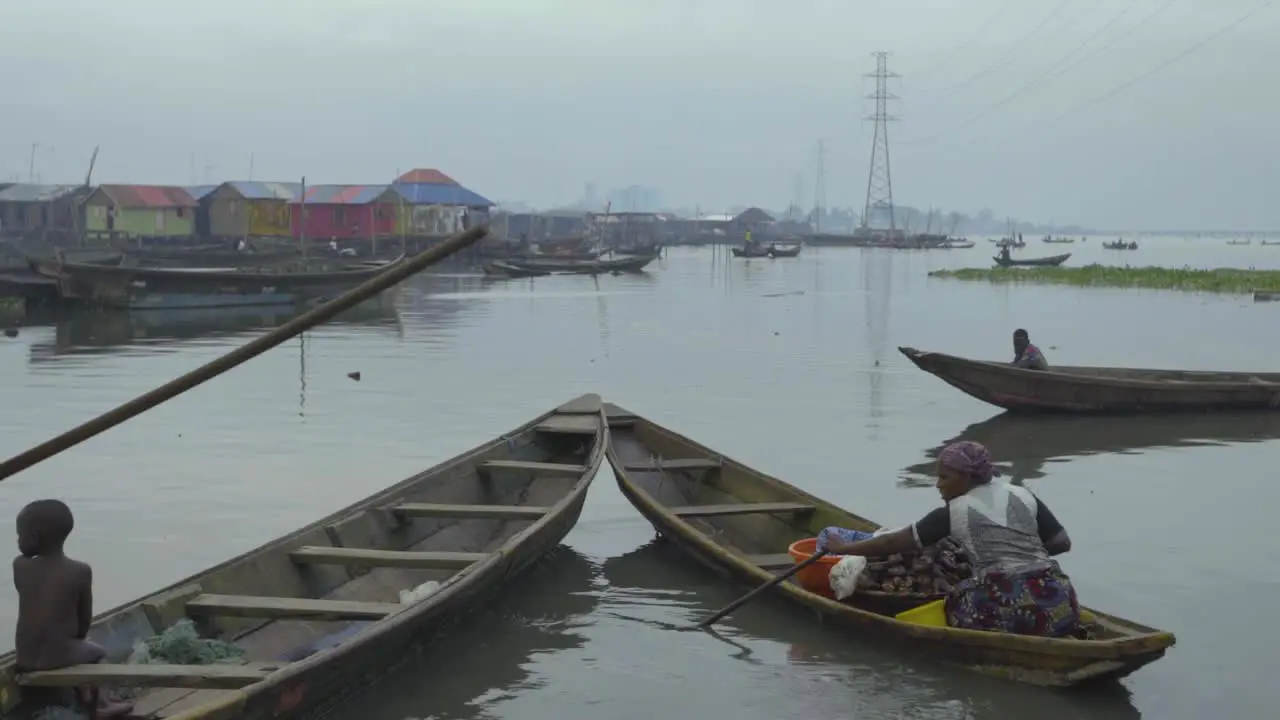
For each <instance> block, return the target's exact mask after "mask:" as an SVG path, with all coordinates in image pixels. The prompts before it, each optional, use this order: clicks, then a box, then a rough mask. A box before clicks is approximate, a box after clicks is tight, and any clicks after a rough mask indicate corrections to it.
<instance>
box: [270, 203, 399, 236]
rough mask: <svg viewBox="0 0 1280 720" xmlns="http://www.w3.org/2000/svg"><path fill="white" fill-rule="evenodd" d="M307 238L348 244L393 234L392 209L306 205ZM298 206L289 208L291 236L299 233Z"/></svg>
mask: <svg viewBox="0 0 1280 720" xmlns="http://www.w3.org/2000/svg"><path fill="white" fill-rule="evenodd" d="M306 208H307V225H306V230H307V237H308V238H313V239H316V240H328V239H329V238H336V239H338V240H349V239H353V238H367V237H370V235H371V233H377V234H378V235H379V236H385V235H394V234H395V232H396V206H395V205H394V204H392V203H369V204H368V205H321V204H311V203H307V206H306ZM301 218H302V205H290V213H289V226H290V228H291V229H292V232H293V236H294V237H298V236H299V231H300V230H301V224H300V222H299V221H300V220H301Z"/></svg>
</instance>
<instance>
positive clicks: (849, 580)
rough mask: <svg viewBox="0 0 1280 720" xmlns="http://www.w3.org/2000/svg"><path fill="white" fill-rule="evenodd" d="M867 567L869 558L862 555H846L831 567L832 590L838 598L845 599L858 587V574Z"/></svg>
mask: <svg viewBox="0 0 1280 720" xmlns="http://www.w3.org/2000/svg"><path fill="white" fill-rule="evenodd" d="M866 569H867V559H866V558H864V557H862V556H860V555H846V556H844V557H843V558H841V559H840V562H838V563H836V564H835V567H833V568H831V575H830V578H831V592H833V593H835V595H836V599H837V600H844V599H845V598H847V597H849V596H850V595H852V594H853V591H854V590H857V589H858V576H859V575H861V574H862V571H863V570H866Z"/></svg>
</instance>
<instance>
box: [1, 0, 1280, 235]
mask: <svg viewBox="0 0 1280 720" xmlns="http://www.w3.org/2000/svg"><path fill="white" fill-rule="evenodd" d="M1264 4H1265V5H1268V7H1266V8H1265V9H1264V10H1262V11H1261V12H1259V13H1257V14H1256V15H1252V16H1250V19H1249V20H1248V21H1246V22H1244V23H1243V24H1241V25H1239V26H1237V27H1235V28H1234V29H1233V30H1231V31H1230V32H1228V33H1226V34H1224V35H1222V36H1220V37H1219V38H1218V39H1216V40H1213V41H1211V42H1209V43H1208V44H1206V45H1204V46H1203V47H1202V48H1200V49H1199V50H1196V51H1195V52H1193V53H1191V54H1189V55H1187V56H1186V57H1185V58H1184V59H1182V60H1181V61H1178V62H1175V63H1174V64H1172V65H1169V66H1168V67H1166V68H1164V69H1163V70H1160V71H1159V72H1156V73H1154V74H1151V75H1150V76H1148V77H1146V78H1145V79H1142V80H1140V81H1139V82H1136V83H1132V84H1130V85H1128V86H1127V87H1125V85H1126V84H1127V83H1130V81H1132V80H1134V79H1135V78H1138V77H1140V76H1142V75H1143V74H1144V73H1149V72H1150V71H1152V70H1154V69H1156V68H1158V67H1159V66H1161V65H1163V64H1164V63H1166V62H1167V61H1169V60H1170V59H1171V58H1174V57H1176V56H1178V55H1179V54H1181V53H1184V52H1187V51H1189V50H1191V49H1192V48H1193V47H1195V46H1196V45H1197V44H1198V43H1202V42H1203V41H1205V40H1206V39H1208V38H1209V37H1211V36H1213V35H1214V34H1215V33H1216V32H1217V31H1218V30H1219V29H1220V28H1222V27H1224V26H1227V25H1228V24H1230V23H1232V22H1233V21H1236V20H1237V19H1239V18H1240V17H1242V16H1245V15H1246V13H1249V12H1250V11H1251V10H1252V9H1253V8H1255V7H1259V6H1260V5H1264ZM1278 18H1280V10H1278V9H1277V8H1275V7H1270V3H1264V2H1262V0H1134V1H1133V2H1130V1H1129V0H1012V1H1010V0H969V1H968V2H964V3H960V2H955V0H861V1H859V2H851V1H850V0H793V1H792V2H777V1H776V0H774V1H771V2H765V1H764V0H732V2H731V1H730V0H681V1H680V2H676V1H675V0H644V1H643V2H641V1H639V0H630V1H628V2H622V1H621V0H507V1H506V2H494V1H493V0H360V2H343V3H338V2H332V1H331V0H271V1H270V2H262V1H261V0H257V1H254V2H250V1H249V0H220V1H219V2H216V3H195V2H181V3H175V2H172V0H113V1H112V2H106V3H104V2H100V1H97V0H95V1H92V2H91V1H89V0H56V1H55V0H45V1H44V2H17V1H16V0H9V1H6V2H3V3H0V67H3V68H4V71H3V76H4V82H3V83H0V86H2V88H0V178H3V179H9V180H12V179H13V178H14V177H15V176H20V178H21V179H22V180H25V179H26V176H27V170H28V161H29V156H30V152H31V145H32V144H33V143H38V144H39V147H38V148H37V150H36V170H37V172H38V173H39V176H40V178H41V179H42V180H43V181H46V182H76V181H80V180H82V179H83V176H84V172H85V168H86V165H87V162H88V158H89V155H90V153H91V152H92V150H93V147H94V145H101V147H102V149H101V153H100V156H99V162H98V165H97V169H96V170H95V172H94V181H95V182H129V183H157V184H159V183H173V184H191V183H192V182H193V181H194V182H204V181H206V179H207V180H209V181H211V182H216V181H221V180H228V179H245V178H247V177H248V175H249V158H250V154H251V153H252V154H253V157H254V167H253V178H254V179H258V180H296V179H297V178H298V177H299V176H301V175H306V176H307V180H308V182H332V183H378V182H386V181H388V180H389V179H390V178H391V177H392V176H393V175H394V173H395V172H396V170H397V169H400V170H406V169H409V168H411V167H437V168H439V169H441V170H443V171H445V172H446V173H448V174H450V175H452V176H453V177H455V178H456V179H458V180H459V181H460V182H462V183H463V184H465V185H467V186H469V187H472V188H473V189H475V190H476V191H478V192H480V193H482V194H485V195H487V196H489V197H490V198H494V199H510V200H523V201H526V202H530V203H533V204H536V205H541V206H547V205H554V204H556V203H563V202H570V201H573V200H576V199H578V198H579V197H581V196H582V194H583V187H584V183H586V182H587V181H594V182H595V183H597V185H599V186H600V187H602V188H608V187H610V186H622V185H629V184H644V185H652V186H655V187H657V188H659V189H660V190H661V192H662V194H663V198H664V200H665V201H666V202H667V203H668V204H673V205H676V204H679V205H694V204H699V205H701V206H702V208H703V209H704V211H706V212H716V211H719V210H721V209H723V208H725V207H727V206H730V205H745V204H759V205H765V206H768V207H782V206H785V205H786V204H787V203H788V202H790V201H791V200H792V199H793V198H794V197H795V195H796V187H797V184H799V185H800V186H801V188H802V195H801V197H800V198H799V199H800V200H801V202H802V203H804V204H805V205H809V204H811V203H812V202H813V186H814V177H815V164H816V163H815V158H816V152H815V147H816V143H817V141H818V139H820V138H821V139H823V140H824V141H825V143H826V147H827V157H826V167H827V176H826V195H827V202H828V204H829V205H853V206H855V207H857V208H859V209H861V205H862V202H863V198H864V193H865V191H866V179H867V178H866V176H867V163H868V154H869V150H870V144H871V125H870V124H868V123H865V122H863V121H862V120H861V119H860V118H861V116H863V115H865V114H867V113H869V112H870V111H871V106H870V104H869V101H867V100H865V99H863V96H864V95H865V94H866V93H868V92H870V90H871V89H872V86H871V84H870V81H869V80H867V79H866V78H864V77H862V75H863V73H867V72H870V71H871V70H873V69H874V60H873V58H872V57H871V53H872V52H873V51H877V50H885V51H889V52H891V53H892V56H891V58H890V69H891V70H894V71H897V72H899V73H901V74H902V76H903V77H902V79H901V80H900V81H897V82H896V83H895V84H894V85H893V87H892V89H893V90H894V92H896V93H898V94H899V95H901V96H902V101H901V102H900V103H897V105H896V106H895V109H896V111H897V113H898V114H899V115H901V116H902V121H900V122H898V123H895V124H894V125H892V126H891V128H890V138H891V148H890V150H891V154H892V169H893V180H894V190H895V199H896V200H897V201H898V202H899V203H904V204H913V205H917V206H928V205H935V206H939V207H944V208H948V209H960V210H964V211H976V210H978V209H980V208H983V207H990V208H992V209H993V210H995V211H996V212H997V213H998V214H1000V215H1006V214H1008V215H1013V216H1015V217H1021V218H1025V219H1031V220H1040V221H1054V222H1058V223H1067V222H1079V223H1084V224H1089V225H1093V226H1099V227H1109V228H1117V229H1125V228H1166V227H1181V228H1280V203H1277V202H1276V200H1275V195H1276V193H1277V191H1278V190H1280V186H1278V184H1277V183H1276V182H1275V181H1276V176H1277V173H1278V172H1280V170H1277V168H1278V167H1280V165H1278V164H1277V162H1276V157H1277V150H1278V149H1280V131H1278V130H1277V127H1280V123H1278V122H1277V120H1278V117H1277V115H1278V113H1277V105H1278V104H1280V94H1278V92H1277V90H1276V89H1275V88H1276V87H1277V86H1276V84H1275V83H1276V81H1275V80H1274V75H1275V72H1276V70H1277V69H1280V47H1278V46H1277V45H1276V43H1275V40H1274V38H1275V36H1276V33H1277V30H1278V29H1280V20H1278ZM1086 41H1088V42H1087V44H1085V45H1084V46H1083V47H1082V43H1086ZM1104 95H1105V96H1106V97H1104ZM913 141H914V142H913ZM193 156H194V159H195V161H194V163H193V161H192V158H193ZM193 165H194V169H193ZM797 178H800V180H801V182H799V183H797Z"/></svg>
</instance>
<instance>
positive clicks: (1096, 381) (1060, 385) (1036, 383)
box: [898, 347, 1280, 415]
mask: <svg viewBox="0 0 1280 720" xmlns="http://www.w3.org/2000/svg"><path fill="white" fill-rule="evenodd" d="M898 351H899V352H901V353H902V354H903V355H906V356H907V358H908V359H910V360H911V362H913V363H915V364H916V367H918V368H920V369H921V370H924V371H925V372H927V373H929V374H931V375H936V376H937V377H938V378H940V379H942V380H943V381H944V382H946V383H947V384H949V385H951V386H953V387H956V388H958V389H960V390H961V391H962V392H964V393H967V394H969V395H971V396H973V397H975V398H977V399H979V400H981V401H983V402H987V403H991V404H992V405H995V406H996V407H1002V408H1004V409H1006V410H1010V411H1016V412H1055V413H1097V414H1115V415H1121V414H1140V413H1166V412H1206V411H1230V410H1276V409H1278V408H1280V373H1249V372H1210V371H1195V370H1151V369H1143V368H1107V367H1071V366H1062V365H1055V366H1053V368H1052V370H1049V371H1041V370H1023V369H1021V368H1015V367H1013V366H1012V365H1009V364H1007V363H999V362H989V361H986V360H970V359H968V358H962V357H956V356H955V355H947V354H945V353H931V352H924V351H921V350H916V349H914V348H907V347H900V348H898Z"/></svg>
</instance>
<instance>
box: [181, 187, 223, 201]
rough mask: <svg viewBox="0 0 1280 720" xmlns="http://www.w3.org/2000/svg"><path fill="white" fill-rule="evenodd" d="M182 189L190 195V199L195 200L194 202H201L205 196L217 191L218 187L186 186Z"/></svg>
mask: <svg viewBox="0 0 1280 720" xmlns="http://www.w3.org/2000/svg"><path fill="white" fill-rule="evenodd" d="M182 189H183V190H186V191H187V192H188V193H189V194H190V195H191V197H193V198H195V199H196V200H203V199H204V196H205V195H208V194H209V193H211V192H213V191H214V190H217V189H218V186H217V185H188V186H186V187H184V188H182Z"/></svg>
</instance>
